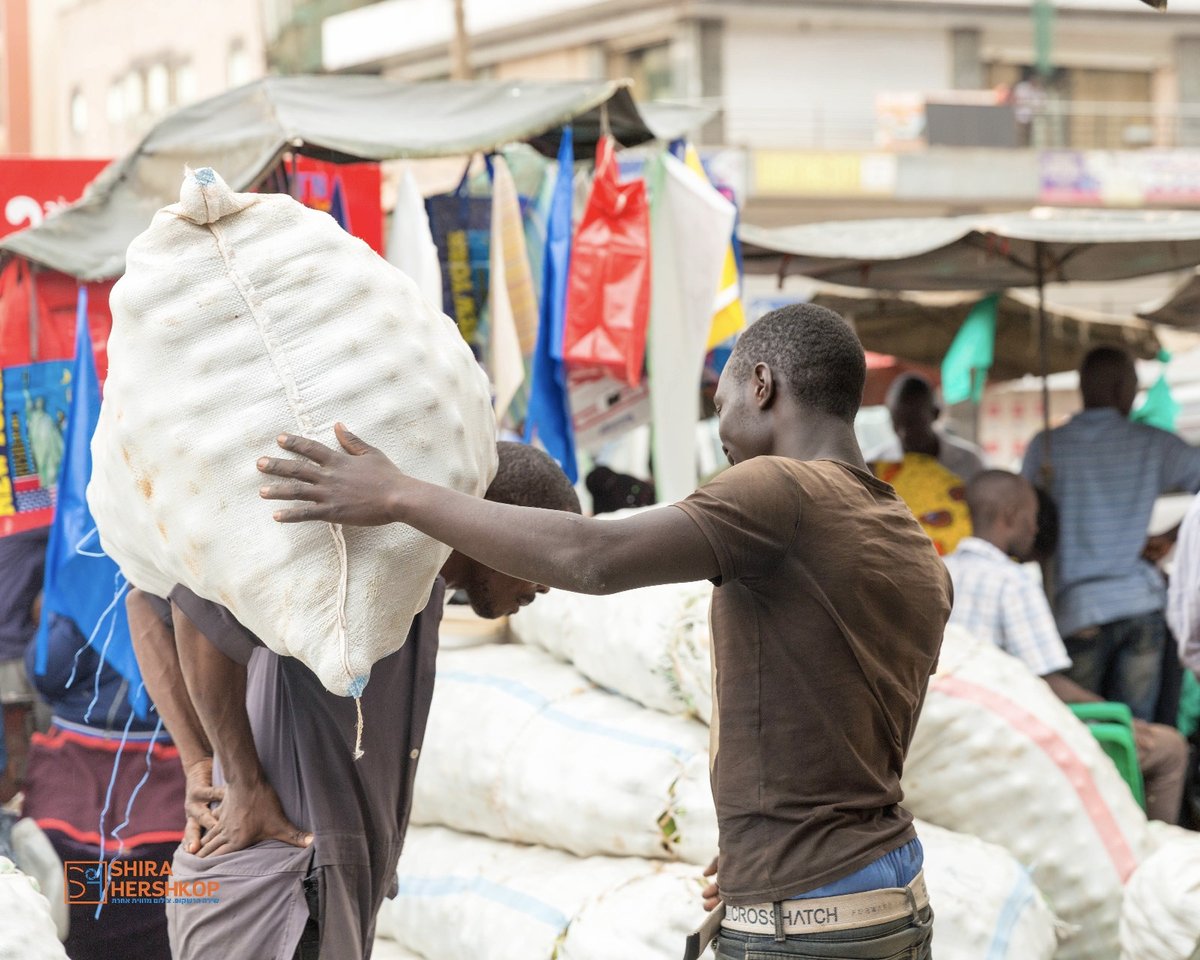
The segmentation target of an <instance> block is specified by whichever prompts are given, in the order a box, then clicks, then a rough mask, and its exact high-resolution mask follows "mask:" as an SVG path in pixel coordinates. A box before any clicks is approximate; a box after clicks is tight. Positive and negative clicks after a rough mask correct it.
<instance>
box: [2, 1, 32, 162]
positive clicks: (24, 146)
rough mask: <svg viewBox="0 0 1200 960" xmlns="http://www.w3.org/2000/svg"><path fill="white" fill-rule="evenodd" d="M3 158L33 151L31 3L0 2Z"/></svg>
mask: <svg viewBox="0 0 1200 960" xmlns="http://www.w3.org/2000/svg"><path fill="white" fill-rule="evenodd" d="M0 50H2V51H3V52H4V55H3V59H0V154H2V153H29V152H30V151H31V150H32V148H33V121H32V116H31V103H30V74H29V7H28V0H0Z"/></svg>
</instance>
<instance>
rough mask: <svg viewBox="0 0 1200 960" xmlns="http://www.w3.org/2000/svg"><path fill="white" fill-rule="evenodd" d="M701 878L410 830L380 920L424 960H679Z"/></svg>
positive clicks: (682, 868) (654, 866) (652, 866)
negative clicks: (385, 916)
mask: <svg viewBox="0 0 1200 960" xmlns="http://www.w3.org/2000/svg"><path fill="white" fill-rule="evenodd" d="M700 873H701V871H700V870H699V869H697V868H696V867H691V866H686V865H684V864H672V863H662V862H655V861H648V860H640V859H636V858H633V857H620V858H618V857H589V858H586V859H581V858H578V857H573V856H571V855H570V854H567V853H563V852H561V851H558V850H546V849H543V848H541V847H529V846H521V845H518V844H512V843H504V842H502V841H498V840H490V839H487V838H484V837H476V836H468V835H466V834H461V833H454V832H452V831H449V830H444V829H441V828H438V827H412V828H410V829H409V832H408V838H407V840H406V841H405V844H404V853H403V854H402V855H401V857H400V867H399V871H398V874H399V887H400V892H399V894H398V896H397V897H396V898H395V899H394V900H389V901H385V902H384V905H383V910H384V911H385V912H389V913H390V914H391V917H390V920H391V928H392V930H393V931H394V932H395V935H396V939H397V941H398V942H399V943H400V945H401V946H404V947H407V948H408V949H410V950H413V951H414V952H416V953H419V954H421V955H422V956H424V957H428V958H430V960H612V958H613V957H615V956H628V957H631V958H633V957H636V958H637V960H678V958H679V957H680V956H681V955H682V953H683V946H684V941H685V940H686V938H687V935H688V934H689V933H690V932H691V931H692V930H694V929H695V928H696V927H697V926H699V924H700V923H701V922H702V921H703V919H704V910H703V908H702V906H701V901H700V890H701V889H702V878H701V876H700Z"/></svg>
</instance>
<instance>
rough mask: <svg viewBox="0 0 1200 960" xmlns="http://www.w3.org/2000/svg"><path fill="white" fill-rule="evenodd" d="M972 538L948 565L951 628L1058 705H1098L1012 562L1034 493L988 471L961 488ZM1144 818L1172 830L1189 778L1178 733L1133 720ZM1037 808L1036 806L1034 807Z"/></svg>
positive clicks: (1030, 532) (1013, 478)
mask: <svg viewBox="0 0 1200 960" xmlns="http://www.w3.org/2000/svg"><path fill="white" fill-rule="evenodd" d="M967 506H968V507H969V508H970V511H971V524H972V526H973V527H974V530H975V535H974V536H972V537H967V538H966V539H964V540H963V541H962V542H961V543H960V544H959V545H958V549H957V550H956V551H955V552H954V553H952V554H951V555H950V556H948V557H947V558H946V567H947V568H948V569H949V570H950V576H951V578H952V579H953V580H954V610H953V611H952V612H951V614H950V622H951V623H956V624H959V625H960V626H962V627H963V628H964V629H966V630H969V631H970V632H971V633H972V634H974V635H975V636H976V637H979V638H981V639H984V638H986V639H988V640H991V641H992V642H993V643H994V644H996V646H998V647H1000V649H1002V650H1004V651H1005V652H1006V653H1010V654H1012V655H1013V656H1014V657H1016V658H1017V659H1018V660H1021V661H1022V662H1023V663H1024V664H1025V665H1026V666H1027V667H1029V669H1030V670H1031V671H1033V672H1034V673H1035V674H1037V675H1038V676H1039V677H1041V678H1042V679H1043V680H1045V681H1046V683H1048V684H1049V685H1050V689H1051V690H1053V691H1054V693H1055V694H1056V695H1057V696H1058V698H1059V699H1060V700H1062V701H1063V702H1064V703H1098V702H1103V697H1099V696H1097V695H1096V694H1094V693H1092V692H1091V691H1090V690H1085V689H1084V688H1083V687H1081V686H1080V685H1079V684H1077V683H1076V682H1075V681H1074V680H1072V679H1071V678H1070V677H1069V676H1067V673H1066V671H1068V670H1069V669H1070V668H1071V658H1070V656H1069V655H1068V654H1067V649H1066V647H1065V646H1064V645H1063V642H1062V638H1061V637H1060V636H1059V635H1058V627H1056V626H1055V624H1054V614H1053V613H1052V612H1051V610H1050V602H1049V601H1048V600H1047V599H1046V594H1045V592H1044V591H1043V590H1042V587H1041V584H1040V583H1038V582H1037V581H1036V580H1035V579H1034V578H1033V577H1032V576H1029V575H1028V573H1027V571H1025V570H1023V569H1021V567H1020V566H1019V565H1018V564H1016V563H1014V562H1013V561H1012V560H1010V559H1009V557H1015V558H1016V559H1017V560H1022V561H1024V560H1028V559H1029V558H1030V557H1031V556H1032V554H1033V541H1034V539H1035V538H1036V536H1037V516H1038V500H1037V492H1036V491H1035V490H1034V489H1033V486H1032V484H1030V483H1029V482H1028V481H1027V480H1025V479H1023V478H1021V477H1019V476H1017V475H1016V474H1015V473H1009V472H1007V471H1005V470H988V471H985V472H984V473H981V474H979V475H978V476H977V477H976V478H975V479H974V480H972V481H971V483H970V484H968V485H967ZM1133 731H1134V735H1135V737H1136V740H1137V750H1138V765H1139V766H1140V767H1141V769H1142V776H1143V778H1144V779H1145V783H1146V814H1147V816H1149V817H1150V818H1151V819H1153V820H1164V821H1166V822H1167V823H1178V821H1179V813H1180V806H1181V805H1182V803H1183V787H1184V779H1185V777H1186V774H1187V756H1188V752H1187V743H1186V742H1185V741H1184V739H1183V737H1182V735H1180V733H1179V731H1178V730H1175V729H1174V728H1172V727H1168V726H1165V725H1163V724H1161V723H1147V722H1146V721H1144V720H1138V719H1136V718H1135V719H1134V721H1133ZM1034 802H1036V801H1034Z"/></svg>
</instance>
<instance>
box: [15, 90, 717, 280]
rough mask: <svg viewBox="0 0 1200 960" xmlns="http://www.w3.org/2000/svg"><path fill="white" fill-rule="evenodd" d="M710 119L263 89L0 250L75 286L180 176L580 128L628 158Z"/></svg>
mask: <svg viewBox="0 0 1200 960" xmlns="http://www.w3.org/2000/svg"><path fill="white" fill-rule="evenodd" d="M711 115H712V114H711V111H704V110H694V109H692V110H689V109H687V108H684V107H676V106H667V107H664V108H662V109H659V110H656V111H654V123H655V124H656V126H651V124H650V123H649V122H648V121H647V119H646V118H645V117H643V116H642V114H641V113H640V112H639V110H638V107H637V105H636V104H635V103H634V101H633V97H632V96H631V95H630V92H629V87H628V84H627V83H626V82H624V81H621V82H578V83H567V82H563V83H559V82H533V81H520V82H478V83H474V82H453V81H447V82H441V83H398V82H396V81H392V80H386V79H383V78H381V77H363V76H301V77H267V78H266V79H263V80H259V81H256V82H255V83H251V84H248V85H247V86H244V87H239V88H237V89H236V90H231V91H229V92H228V93H224V94H221V95H220V96H217V97H213V98H212V99H209V100H204V101H202V102H200V103H196V104H193V105H191V106H189V107H184V108H183V109H181V110H178V111H176V112H175V113H172V114H171V115H170V116H168V117H167V118H166V119H164V120H163V121H161V122H160V123H159V124H157V125H156V126H155V127H154V128H153V129H152V130H151V131H150V133H149V134H147V136H146V138H145V139H144V140H143V141H142V142H141V143H140V144H139V145H138V147H137V148H136V149H135V150H134V151H133V152H132V153H131V154H129V155H128V156H126V157H124V158H122V159H120V160H117V161H115V162H114V163H112V164H111V165H109V166H108V167H106V168H105V169H104V171H103V172H102V173H101V174H100V176H99V177H97V178H96V180H95V181H94V182H93V183H92V184H91V186H89V188H88V190H87V192H86V193H85V194H84V196H83V197H82V198H81V199H80V200H79V201H78V202H76V203H74V204H72V205H71V206H69V207H67V208H65V209H64V210H62V211H60V212H59V213H58V214H56V215H54V216H51V217H48V218H46V220H45V221H43V222H42V224H41V225H39V226H37V227H32V228H30V229H27V230H23V231H20V232H19V233H14V234H10V235H9V236H7V237H5V238H4V239H3V240H0V254H15V255H18V256H22V257H25V258H27V259H29V260H32V261H33V262H35V263H38V264H41V265H43V266H46V267H50V268H52V269H55V270H58V271H61V272H62V273H66V274H70V275H71V276H74V277H77V278H79V279H81V280H104V279H109V278H112V277H116V276H119V275H120V274H121V273H122V272H123V270H124V267H125V249H126V247H128V246H129V242H130V241H131V240H132V239H133V238H134V237H136V236H137V235H138V234H139V233H141V232H142V231H143V230H145V229H146V227H147V226H148V225H149V223H150V218H151V217H152V216H153V215H154V213H155V211H156V210H158V209H159V208H160V207H163V206H165V205H166V204H168V203H172V202H174V201H175V200H176V199H177V198H178V196H179V184H180V181H181V180H182V177H183V168H184V166H185V165H190V166H192V167H201V166H209V167H213V168H214V169H215V170H217V171H219V172H220V173H221V176H222V177H224V179H225V180H226V182H227V183H229V185H230V186H231V187H233V188H234V189H235V190H247V189H250V188H252V187H254V186H255V185H257V184H258V183H259V182H260V181H261V180H262V179H263V178H264V177H265V176H266V175H267V174H268V173H269V172H270V171H271V169H272V168H273V167H274V166H275V164H276V163H277V162H278V160H279V158H280V157H281V156H282V155H283V154H284V153H285V152H286V151H292V150H294V151H297V152H299V153H303V154H306V155H308V156H313V157H317V158H319V159H325V160H334V161H339V162H348V161H354V160H399V159H415V158H425V157H445V156H458V155H463V154H470V153H474V152H476V151H489V150H494V149H498V148H500V147H502V146H504V145H506V144H510V143H515V142H519V141H527V142H529V143H531V144H533V145H534V146H535V147H536V148H538V149H539V150H541V151H542V152H543V153H546V154H548V155H551V156H552V155H553V154H554V152H555V151H556V149H557V147H558V136H559V131H560V130H561V128H562V126H563V125H564V124H567V123H571V124H572V125H573V126H574V134H575V149H576V151H577V154H578V155H580V156H587V155H589V154H590V152H591V151H592V150H593V149H594V145H595V142H596V139H597V138H598V137H599V135H600V133H601V130H602V128H603V126H604V125H605V124H606V123H607V126H608V127H609V128H610V129H611V131H612V134H613V136H614V137H616V139H617V140H618V141H619V142H620V143H622V144H624V145H626V146H633V145H635V144H639V143H644V142H646V141H648V140H652V139H656V138H658V139H674V138H676V137H679V136H681V135H682V134H684V133H685V132H686V131H687V130H688V129H690V128H692V127H694V126H697V125H698V124H702V123H703V122H705V120H706V119H708V118H710V117H711Z"/></svg>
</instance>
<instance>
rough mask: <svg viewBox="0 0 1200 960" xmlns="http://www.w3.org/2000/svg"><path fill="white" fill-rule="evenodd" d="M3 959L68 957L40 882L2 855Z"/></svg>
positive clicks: (58, 959)
mask: <svg viewBox="0 0 1200 960" xmlns="http://www.w3.org/2000/svg"><path fill="white" fill-rule="evenodd" d="M0 960H67V951H66V950H64V949H63V945H62V944H61V943H59V941H58V935H57V931H56V930H55V927H54V919H53V917H51V915H50V904H49V902H48V901H47V900H46V898H45V897H44V896H42V894H41V893H40V892H39V891H38V888H37V883H36V882H35V881H34V880H32V879H31V878H30V877H27V876H26V875H25V874H23V873H22V872H21V871H20V870H18V869H17V868H16V867H15V866H14V865H13V862H12V861H11V860H9V859H8V858H7V857H0Z"/></svg>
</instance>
